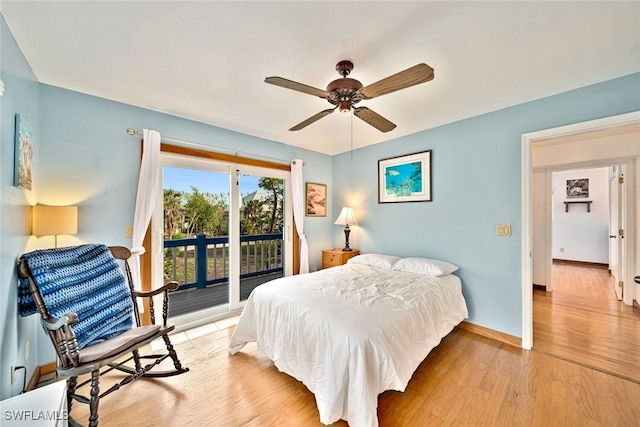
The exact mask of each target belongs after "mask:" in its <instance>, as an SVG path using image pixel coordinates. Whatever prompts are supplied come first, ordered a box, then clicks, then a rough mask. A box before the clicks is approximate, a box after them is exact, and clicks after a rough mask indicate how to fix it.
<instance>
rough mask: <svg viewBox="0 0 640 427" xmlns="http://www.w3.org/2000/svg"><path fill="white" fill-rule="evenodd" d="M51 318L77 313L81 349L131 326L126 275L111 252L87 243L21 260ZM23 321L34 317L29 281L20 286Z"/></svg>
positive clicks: (22, 281) (19, 293) (43, 251)
mask: <svg viewBox="0 0 640 427" xmlns="http://www.w3.org/2000/svg"><path fill="white" fill-rule="evenodd" d="M21 258H22V259H24V260H26V262H27V265H28V266H29V269H30V270H31V274H32V275H33V279H34V282H35V283H36V285H37V287H38V289H39V290H40V294H41V295H42V299H43V300H44V304H45V306H46V307H47V311H48V312H49V315H50V316H51V317H53V318H55V319H58V318H60V317H61V316H63V315H65V314H67V313H69V312H74V313H76V314H77V316H78V323H77V324H75V325H73V331H74V333H75V335H76V339H77V341H78V348H83V347H86V346H89V345H92V344H97V343H99V342H102V341H104V340H107V339H109V338H112V337H114V336H116V335H119V334H120V333H122V332H124V331H126V330H128V329H131V327H132V326H133V316H132V315H133V305H132V304H133V303H132V300H131V293H130V290H129V286H128V285H127V283H126V281H125V278H124V274H123V273H122V270H121V269H120V266H119V265H118V262H117V261H116V260H115V258H114V257H113V255H112V254H111V251H110V250H109V248H108V247H107V246H105V245H100V244H86V245H80V246H73V247H68V248H59V249H46V250H38V251H33V252H29V253H26V254H24V255H22V257H21ZM18 311H19V313H20V316H23V317H24V316H28V315H31V314H33V313H35V312H36V311H37V310H36V306H35V301H34V300H33V297H32V296H31V292H30V291H29V281H28V279H26V278H20V281H19V285H18Z"/></svg>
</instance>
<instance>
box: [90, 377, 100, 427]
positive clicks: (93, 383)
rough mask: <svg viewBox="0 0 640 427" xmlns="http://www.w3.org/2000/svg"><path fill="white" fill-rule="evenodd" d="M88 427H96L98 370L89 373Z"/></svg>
mask: <svg viewBox="0 0 640 427" xmlns="http://www.w3.org/2000/svg"><path fill="white" fill-rule="evenodd" d="M89 394H90V395H91V399H89V409H90V411H91V415H90V416H89V427H97V426H98V404H99V403H100V369H96V370H95V371H92V372H91V391H90V392H89Z"/></svg>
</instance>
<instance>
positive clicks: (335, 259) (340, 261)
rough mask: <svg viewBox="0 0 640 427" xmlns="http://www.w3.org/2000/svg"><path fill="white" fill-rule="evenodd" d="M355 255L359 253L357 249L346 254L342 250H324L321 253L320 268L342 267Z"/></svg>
mask: <svg viewBox="0 0 640 427" xmlns="http://www.w3.org/2000/svg"><path fill="white" fill-rule="evenodd" d="M356 255H360V251H359V250H357V249H353V250H351V251H348V252H345V251H343V250H342V249H325V250H323V251H322V268H329V267H336V266H338V265H344V264H346V262H347V260H348V259H349V258H353V257H354V256H356Z"/></svg>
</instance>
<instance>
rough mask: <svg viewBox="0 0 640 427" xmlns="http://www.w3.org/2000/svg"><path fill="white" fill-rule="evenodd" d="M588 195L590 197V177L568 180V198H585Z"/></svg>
mask: <svg viewBox="0 0 640 427" xmlns="http://www.w3.org/2000/svg"><path fill="white" fill-rule="evenodd" d="M587 197H589V178H580V179H568V180H567V199H583V198H587Z"/></svg>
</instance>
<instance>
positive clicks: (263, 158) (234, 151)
mask: <svg viewBox="0 0 640 427" xmlns="http://www.w3.org/2000/svg"><path fill="white" fill-rule="evenodd" d="M127 133H128V134H129V135H139V136H143V135H142V132H140V131H139V130H135V129H133V128H128V129H127ZM160 139H161V140H162V141H166V142H177V143H179V144H188V145H194V146H196V147H200V148H206V149H209V150H211V149H213V150H215V151H226V152H228V153H232V154H234V155H236V156H238V155H239V154H241V155H243V156H248V157H250V158H254V159H255V158H257V159H258V160H270V161H273V162H277V163H285V164H289V163H291V161H290V160H286V159H279V158H277V157H269V156H257V155H255V154H253V153H247V152H246V151H238V150H231V149H229V148H224V147H216V146H213V145H207V144H201V143H198V142H193V141H186V140H184V139H177V138H170V137H168V136H162V135H161V136H160ZM294 164H295V162H294ZM302 166H307V162H302Z"/></svg>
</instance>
